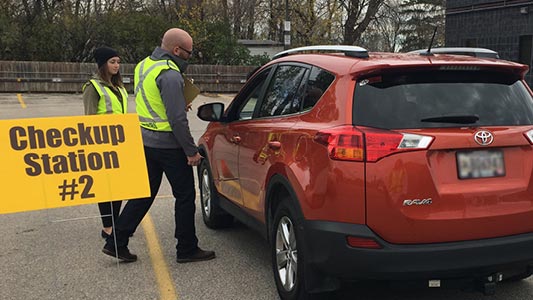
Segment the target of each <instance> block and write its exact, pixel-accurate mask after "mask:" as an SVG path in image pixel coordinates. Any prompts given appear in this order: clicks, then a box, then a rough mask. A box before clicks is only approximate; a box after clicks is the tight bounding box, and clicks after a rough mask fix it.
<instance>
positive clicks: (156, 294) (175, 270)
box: [0, 93, 533, 300]
mask: <svg viewBox="0 0 533 300" xmlns="http://www.w3.org/2000/svg"><path fill="white" fill-rule="evenodd" d="M230 100H231V95H216V94H212V95H200V96H199V97H198V98H197V99H196V100H195V101H194V102H193V104H194V106H193V111H192V112H190V113H189V122H190V128H191V131H192V133H193V136H194V137H195V139H198V137H199V136H200V135H201V134H202V132H203V130H204V129H205V126H206V125H207V124H206V123H205V122H203V121H200V120H199V119H197V118H196V116H195V112H196V108H197V107H198V105H200V104H203V103H207V102H214V101H220V102H224V103H228V102H229V101H230ZM129 108H130V110H131V111H132V112H133V111H134V108H135V105H134V102H133V97H130V105H129ZM82 114H83V104H82V98H81V95H80V94H2V93H0V121H1V120H6V119H26V118H42V117H51V118H53V117H57V116H76V115H82ZM1 171H2V172H9V170H8V169H5V168H2V169H1ZM0 187H1V189H2V190H4V189H9V188H10V187H9V186H6V185H2V183H0ZM28 188H32V187H28ZM197 200H198V198H197ZM2 201H24V199H5V198H4V199H2ZM172 214H173V199H172V196H171V192H170V188H169V185H168V183H167V182H164V183H163V185H162V186H161V189H160V191H159V194H158V197H157V199H156V201H155V203H154V205H153V206H152V208H151V210H150V212H149V215H148V216H147V217H146V218H145V220H144V221H143V223H142V224H141V226H140V227H139V229H138V230H137V232H136V233H135V235H134V236H133V237H132V239H131V240H130V250H131V251H132V252H134V253H135V254H137V255H139V260H138V261H137V262H135V263H130V264H124V263H120V264H119V263H117V262H116V261H115V260H114V259H112V258H111V257H109V256H106V255H104V254H103V253H102V252H101V249H102V247H103V244H104V243H103V240H102V238H101V237H100V227H101V222H100V218H99V216H98V209H97V206H96V205H95V204H91V205H81V206H74V207H70V208H55V209H46V210H37V211H30V212H21V213H13V214H4V215H0V226H2V229H3V234H2V236H3V237H2V242H1V243H0V270H1V272H0V282H1V288H0V299H6V300H7V299H24V300H26V299H100V300H102V299H162V300H166V299H195V300H196V299H202V300H210V299H213V300H218V299H243V300H244V299H278V296H277V292H276V288H275V285H274V282H273V277H272V271H271V268H270V263H271V262H270V257H269V251H268V244H267V242H266V241H265V240H263V239H262V238H261V237H260V236H259V235H258V234H256V233H255V232H254V231H252V230H250V229H248V228H247V227H245V226H244V225H241V224H239V223H236V224H235V226H234V227H232V228H228V229H224V230H219V231H213V230H210V229H208V228H206V227H205V226H204V224H203V223H202V220H201V214H200V211H199V205H198V204H197V218H196V228H197V234H198V237H199V240H200V246H201V247H202V248H206V249H212V250H215V251H216V254H217V258H216V259H215V260H211V261H206V262H199V263H192V264H177V263H176V262H175V248H174V247H175V239H174V237H173V233H174V221H173V215H172ZM502 255H505V254H502ZM436 259H438V258H436ZM399 279H401V278H399ZM532 297H533V279H532V278H529V279H527V280H524V281H521V282H515V283H504V284H501V285H499V286H498V287H497V290H496V294H495V295H493V296H484V295H483V294H481V293H479V292H476V291H470V290H466V291H465V290H461V289H426V288H413V287H407V286H402V284H401V281H400V284H397V285H395V286H394V287H390V286H389V285H386V284H384V283H374V284H371V285H367V284H350V285H347V286H346V287H345V288H344V289H343V290H342V291H341V292H339V293H337V294H335V295H330V296H328V299H358V300H359V299H363V300H366V299H384V300H387V299H400V300H403V299H428V300H429V299H431V300H439V299H442V300H445V299H446V300H449V299H491V300H492V299H497V300H503V299H505V300H508V299H511V300H522V299H531V298H532Z"/></svg>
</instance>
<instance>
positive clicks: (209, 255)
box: [176, 248, 216, 264]
mask: <svg viewBox="0 0 533 300" xmlns="http://www.w3.org/2000/svg"><path fill="white" fill-rule="evenodd" d="M215 257H216V256H215V252H214V251H209V250H207V251H206V250H202V249H200V248H198V249H196V252H194V253H193V254H191V255H188V256H181V257H180V256H178V258H177V259H176V261H177V262H178V263H180V264H182V263H188V262H196V261H203V260H210V259H213V258H215Z"/></svg>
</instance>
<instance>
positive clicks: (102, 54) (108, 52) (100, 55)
mask: <svg viewBox="0 0 533 300" xmlns="http://www.w3.org/2000/svg"><path fill="white" fill-rule="evenodd" d="M115 56H118V52H117V51H116V50H115V49H112V48H109V47H100V48H97V49H96V50H94V59H95V60H96V63H97V64H98V68H100V67H101V66H103V65H104V64H105V63H106V62H107V61H108V60H109V59H110V58H111V57H115Z"/></svg>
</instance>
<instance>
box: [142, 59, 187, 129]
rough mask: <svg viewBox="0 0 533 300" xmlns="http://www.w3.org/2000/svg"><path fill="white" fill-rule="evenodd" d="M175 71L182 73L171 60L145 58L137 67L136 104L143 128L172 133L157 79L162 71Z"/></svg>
mask: <svg viewBox="0 0 533 300" xmlns="http://www.w3.org/2000/svg"><path fill="white" fill-rule="evenodd" d="M168 69H173V70H176V71H177V72H180V69H179V68H178V66H177V65H176V64H175V63H174V62H173V61H171V60H153V59H151V58H150V57H147V58H145V59H144V60H142V61H141V62H140V63H138V64H137V66H136V67H135V80H134V86H135V104H136V109H137V114H138V115H139V120H140V121H141V126H142V127H144V128H146V129H150V130H155V131H172V128H171V127H170V123H169V122H168V117H167V113H166V109H165V105H164V104H163V99H161V94H160V93H159V88H158V87H157V83H156V78H157V76H159V74H160V73H161V71H163V70H168Z"/></svg>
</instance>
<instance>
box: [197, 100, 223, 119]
mask: <svg viewBox="0 0 533 300" xmlns="http://www.w3.org/2000/svg"><path fill="white" fill-rule="evenodd" d="M223 114H224V103H221V102H213V103H207V104H203V105H200V107H198V113H197V114H196V115H197V116H198V118H200V120H203V121H207V122H220V121H221V120H222V115H223Z"/></svg>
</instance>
